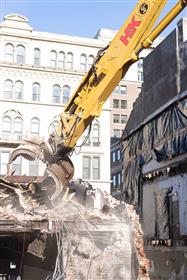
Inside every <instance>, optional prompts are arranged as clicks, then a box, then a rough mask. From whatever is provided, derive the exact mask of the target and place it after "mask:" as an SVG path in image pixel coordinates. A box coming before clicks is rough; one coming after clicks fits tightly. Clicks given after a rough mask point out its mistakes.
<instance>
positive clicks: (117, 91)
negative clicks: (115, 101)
mask: <svg viewBox="0 0 187 280" xmlns="http://www.w3.org/2000/svg"><path fill="white" fill-rule="evenodd" d="M113 93H115V94H118V93H119V86H117V87H116V88H115V89H114V91H113Z"/></svg>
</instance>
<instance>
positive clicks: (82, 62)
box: [80, 54, 87, 71]
mask: <svg viewBox="0 0 187 280" xmlns="http://www.w3.org/2000/svg"><path fill="white" fill-rule="evenodd" d="M86 60H87V58H86V55H85V54H81V57H80V70H81V71H86V64H87V61H86Z"/></svg>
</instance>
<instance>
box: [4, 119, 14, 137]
mask: <svg viewBox="0 0 187 280" xmlns="http://www.w3.org/2000/svg"><path fill="white" fill-rule="evenodd" d="M11 126H12V120H11V118H10V117H8V116H5V117H3V123H2V132H3V135H4V134H5V135H7V134H10V133H11Z"/></svg>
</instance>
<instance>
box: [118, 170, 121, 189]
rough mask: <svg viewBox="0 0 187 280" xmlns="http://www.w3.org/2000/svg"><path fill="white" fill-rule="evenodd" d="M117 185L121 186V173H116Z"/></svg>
mask: <svg viewBox="0 0 187 280" xmlns="http://www.w3.org/2000/svg"><path fill="white" fill-rule="evenodd" d="M118 186H119V187H120V186H121V173H118Z"/></svg>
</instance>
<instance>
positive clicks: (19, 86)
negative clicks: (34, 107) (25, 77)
mask: <svg viewBox="0 0 187 280" xmlns="http://www.w3.org/2000/svg"><path fill="white" fill-rule="evenodd" d="M14 98H15V99H17V100H21V99H23V83H22V82H21V81H17V82H16V83H15V92H14Z"/></svg>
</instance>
